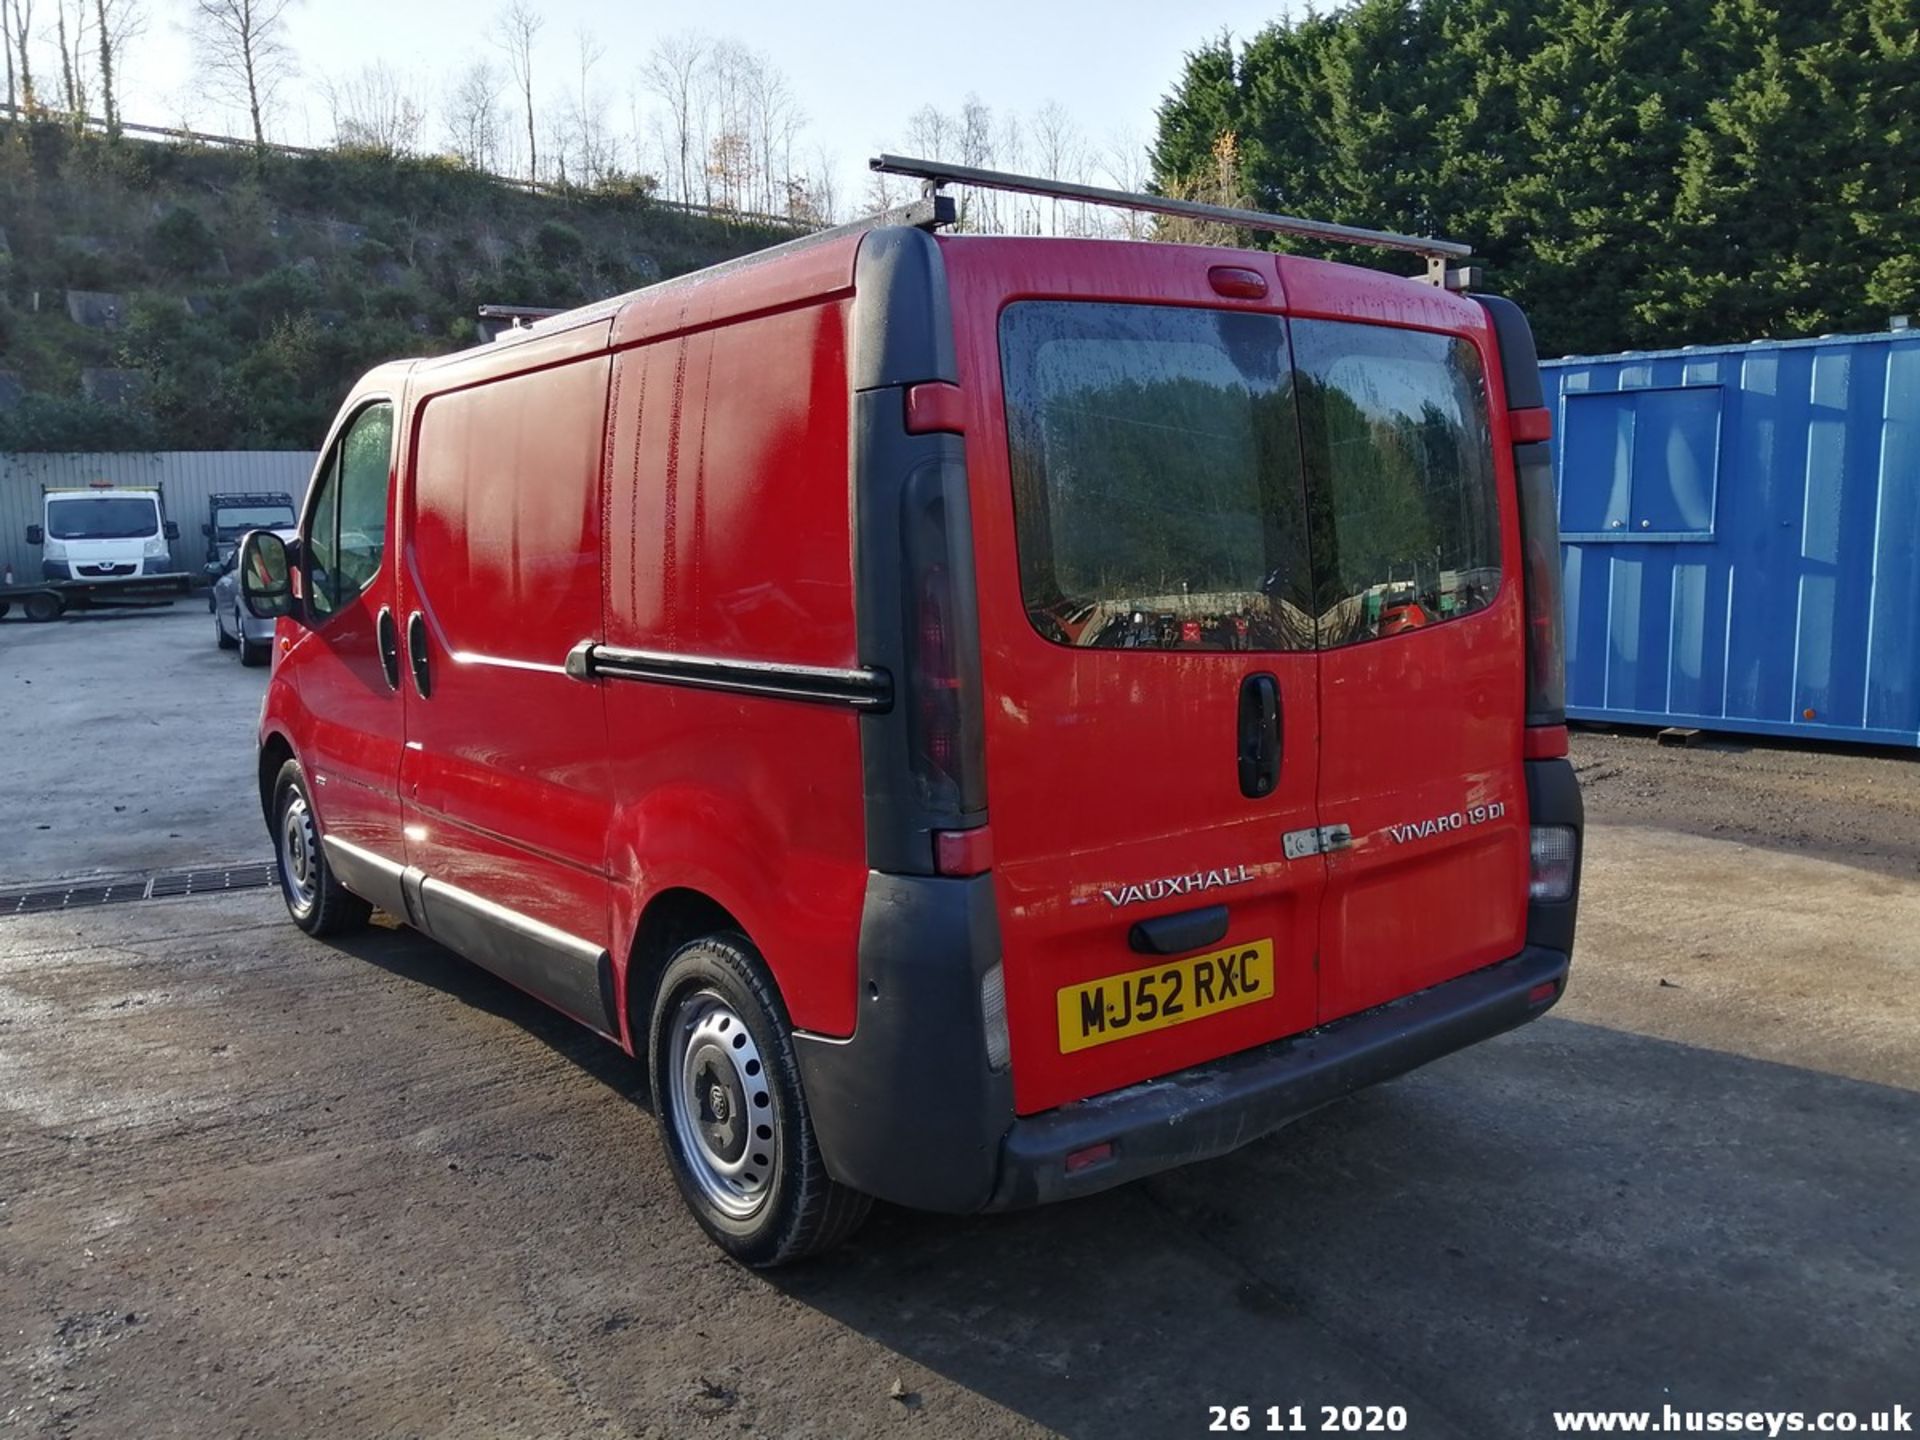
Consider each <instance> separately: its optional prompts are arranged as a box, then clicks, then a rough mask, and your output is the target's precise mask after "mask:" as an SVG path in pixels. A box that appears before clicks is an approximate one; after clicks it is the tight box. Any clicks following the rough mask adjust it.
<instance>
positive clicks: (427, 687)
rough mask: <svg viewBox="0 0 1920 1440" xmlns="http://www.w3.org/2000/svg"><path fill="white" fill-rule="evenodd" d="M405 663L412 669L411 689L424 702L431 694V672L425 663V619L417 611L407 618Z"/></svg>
mask: <svg viewBox="0 0 1920 1440" xmlns="http://www.w3.org/2000/svg"><path fill="white" fill-rule="evenodd" d="M407 663H408V664H409V665H411V666H412V667H413V688H414V689H415V690H417V691H419V692H420V698H421V699H422V700H424V699H426V698H427V697H428V696H429V695H431V694H433V670H432V667H431V666H430V665H429V664H428V661H427V618H426V616H424V615H422V614H421V613H420V612H419V611H418V610H416V611H414V612H413V614H411V615H409V616H408V617H407Z"/></svg>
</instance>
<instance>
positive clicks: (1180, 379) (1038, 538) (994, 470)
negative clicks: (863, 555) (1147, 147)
mask: <svg viewBox="0 0 1920 1440" xmlns="http://www.w3.org/2000/svg"><path fill="white" fill-rule="evenodd" d="M957 248H958V247H956V249H957ZM1142 263H1144V262H1142ZM955 270H956V272H958V271H960V270H961V267H960V266H958V265H956V266H955ZM1159 273H1162V274H1164V273H1165V272H1164V270H1163V271H1161V272H1159ZM1199 273H1200V274H1202V275H1204V273H1205V272H1204V270H1202V271H1200V272H1199ZM1209 298H1212V297H1211V296H1209ZM956 308H957V309H968V308H969V307H968V306H967V304H966V303H965V301H964V300H963V302H962V303H961V304H960V305H957V306H956ZM982 308H985V307H982ZM988 313H992V312H991V310H989V312H988ZM981 331H982V332H985V333H979V332H975V333H970V334H969V335H968V336H967V337H966V338H967V339H968V340H970V341H971V344H970V345H969V346H967V347H965V349H964V352H963V353H965V354H966V355H967V356H968V357H969V358H968V360H967V361H966V363H964V364H963V375H962V380H963V385H972V386H974V387H975V388H976V393H980V394H982V395H983V400H982V402H981V403H982V405H983V408H984V410H985V411H986V414H987V417H988V418H989V419H991V420H993V421H995V422H1003V423H1004V433H1005V435H1006V440H1007V443H1006V445H1005V446H1004V447H1002V446H1000V445H998V444H991V443H989V444H980V443H976V442H975V441H974V440H973V438H972V437H971V436H970V443H969V447H968V468H969V484H970V488H971V490H972V493H973V497H974V500H973V508H974V527H975V528H974V533H975V544H976V553H977V557H978V572H979V579H980V610H981V627H980V628H981V634H982V637H983V638H982V642H981V665H982V672H983V679H984V683H985V694H986V697H987V699H986V728H987V783H988V799H989V813H990V814H991V816H992V824H993V833H994V857H995V858H994V874H995V876H996V885H997V887H998V891H997V893H998V896H999V901H1000V923H1001V943H1002V951H1003V955H1004V974H1005V987H1006V1001H1007V1014H1008V1025H1009V1031H1010V1039H1011V1044H1012V1056H1013V1077H1014V1088H1015V1104H1016V1108H1017V1109H1018V1110H1019V1111H1021V1112H1022V1113H1031V1112H1033V1111H1036V1110H1041V1109H1045V1108H1048V1107H1051V1106H1054V1105H1058V1104H1061V1103H1063V1102H1065V1101H1069V1100H1074V1099H1078V1098H1081V1097H1083V1096H1087V1095H1092V1094H1096V1093H1099V1092H1103V1091H1107V1090H1112V1089H1114V1088H1117V1087H1119V1086H1122V1085H1127V1084H1131V1083H1133V1082H1136V1081H1140V1080H1143V1079H1146V1078H1149V1077H1151V1076H1155V1075H1162V1074H1166V1073H1168V1072H1170V1071H1174V1070H1178V1069H1180V1068H1182V1067H1183V1066H1186V1065H1190V1064H1194V1063H1198V1062H1200V1061H1204V1060H1209V1059H1213V1058H1215V1057H1217V1056H1220V1055H1223V1054H1227V1053H1231V1052H1233V1051H1236V1050H1243V1049H1246V1048H1248V1047H1250V1046H1254V1045H1258V1044H1261V1043H1264V1042H1266V1041H1269V1040H1273V1039H1276V1038H1278V1037H1280V1036H1283V1035H1287V1034H1291V1033H1294V1032H1296V1031H1299V1030H1302V1029H1305V1028H1307V1027H1309V1026H1311V1025H1312V1024H1313V1022H1314V1016H1315V1013H1316V1003H1317V1001H1316V992H1317V986H1316V978H1315V974H1314V958H1315V949H1316V942H1317V929H1318V916H1319V910H1320V902H1321V896H1322V891H1323V888H1324V884H1325V866H1324V863H1323V861H1322V860H1321V858H1320V857H1319V855H1318V854H1317V853H1316V851H1317V846H1316V845H1315V844H1314V843H1313V837H1315V836H1316V834H1317V830H1316V826H1317V820H1316V815H1315V791H1316V785H1317V781H1318V773H1317V772H1318V764H1317V752H1318V750H1319V746H1320V733H1321V723H1320V718H1319V709H1320V702H1319V695H1318V681H1317V666H1318V661H1317V659H1316V656H1315V653H1314V649H1313V612H1312V608H1311V606H1312V604H1313V597H1314V592H1313V586H1312V583H1311V576H1310V575H1309V572H1308V560H1307V549H1308V533H1307V531H1308V526H1307V520H1306V515H1307V509H1306V503H1305V491H1304V485H1303V479H1302V470H1301V455H1300V448H1299V439H1298V433H1297V421H1296V415H1295V395H1294V383H1293V377H1292V370H1291V367H1290V366H1289V364H1288V352H1287V339H1286V327H1285V321H1284V320H1283V319H1281V318H1280V316H1279V315H1277V314H1274V313H1261V312H1259V311H1255V310H1253V309H1251V308H1248V309H1240V310H1229V309H1221V308H1201V307H1197V306H1191V305H1189V306H1178V305H1165V304H1132V303H1101V302H1094V301H1080V300H1048V299H1032V300H1018V301H1016V302H1014V303H1012V304H1010V305H1007V306H1005V307H1004V308H1003V309H1000V310H999V312H998V322H997V325H996V326H995V327H994V328H993V329H992V330H991V331H989V330H988V329H987V326H986V325H985V324H983V325H982V326H981ZM996 341H997V350H998V353H997V354H995V353H994V349H995V342H996ZM995 378H998V379H999V381H1000V383H999V384H998V385H996V384H994V383H993V380H994V379H995ZM1001 407H1004V409H1003V410H1002V408H1001ZM1000 428H1001V426H1000V423H995V424H993V425H992V426H991V427H989V433H994V434H996V435H997V434H998V433H999V432H1000Z"/></svg>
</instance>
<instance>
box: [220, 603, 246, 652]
mask: <svg viewBox="0 0 1920 1440" xmlns="http://www.w3.org/2000/svg"><path fill="white" fill-rule="evenodd" d="M213 643H214V644H216V645H218V646H219V647H220V648H221V649H222V650H231V649H233V647H234V646H236V645H238V644H239V643H240V642H239V641H238V640H236V639H234V638H233V636H231V635H229V634H228V633H227V627H226V626H225V625H223V624H221V623H220V612H219V611H218V610H216V611H214V612H213Z"/></svg>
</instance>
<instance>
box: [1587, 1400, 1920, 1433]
mask: <svg viewBox="0 0 1920 1440" xmlns="http://www.w3.org/2000/svg"><path fill="white" fill-rule="evenodd" d="M1553 1426H1554V1429H1555V1430H1556V1431H1558V1432H1559V1433H1561V1434H1564V1435H1578V1434H1598V1435H1605V1434H1608V1433H1612V1434H1616V1435H1766V1436H1768V1437H1774V1436H1780V1435H1911V1434H1913V1433H1914V1429H1913V1412H1912V1411H1911V1410H1909V1409H1907V1407H1906V1406H1904V1405H1896V1406H1894V1407H1893V1408H1892V1409H1891V1410H1863V1411H1854V1410H1818V1411H1811V1412H1809V1411H1805V1410H1676V1409H1674V1407H1673V1406H1671V1405H1663V1406H1661V1407H1660V1408H1659V1409H1658V1410H1556V1411H1554V1412H1553Z"/></svg>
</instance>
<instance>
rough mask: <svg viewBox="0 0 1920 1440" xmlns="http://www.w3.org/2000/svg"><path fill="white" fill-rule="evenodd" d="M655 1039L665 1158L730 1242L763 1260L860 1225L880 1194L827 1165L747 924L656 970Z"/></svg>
mask: <svg viewBox="0 0 1920 1440" xmlns="http://www.w3.org/2000/svg"><path fill="white" fill-rule="evenodd" d="M651 1040H652V1044H651V1059H652V1066H651V1069H652V1076H653V1094H654V1097H655V1105H656V1107H657V1108H658V1110H659V1112H660V1138H661V1142H662V1144H663V1145H664V1147H665V1149H666V1152H667V1163H668V1165H669V1166H670V1167H671V1168H672V1170H673V1178H674V1180H675V1182H676V1183H677V1184H678V1185H679V1187H680V1194H681V1196H682V1197H683V1198H684V1199H685V1200H686V1202H687V1206H688V1208H689V1209H691V1210H692V1211H693V1214H694V1218H695V1219H697V1220H698V1221H699V1222H700V1225H701V1228H703V1229H704V1230H705V1231H706V1232H707V1234H708V1235H710V1236H712V1237H713V1239H714V1240H715V1241H716V1242H717V1243H718V1244H719V1245H720V1247H721V1248H722V1249H723V1250H725V1251H726V1252H727V1253H728V1254H730V1255H732V1256H733V1257H734V1258H735V1259H736V1260H739V1261H741V1262H743V1263H745V1264H747V1265H752V1266H755V1267H757V1268H761V1269H766V1268H771V1267H772V1266H775V1265H784V1264H787V1263H789V1262H791V1261H795V1260H802V1259H805V1258H806V1257H807V1256H809V1255H816V1254H819V1253H820V1252H821V1251H823V1250H829V1249H831V1248H833V1247H834V1246H835V1245H838V1244H839V1243H840V1242H841V1241H843V1240H845V1239H846V1238H847V1237H848V1236H850V1235H852V1234H853V1232H854V1231H855V1230H857V1229H858V1228H859V1227H860V1224H861V1222H862V1221H864V1220H865V1219H866V1218H867V1212H868V1210H869V1209H871V1208H872V1204H873V1202H872V1200H870V1199H869V1198H868V1197H867V1196H865V1195H862V1194H860V1193H859V1192H858V1191H855V1190H849V1189H847V1188H846V1187H845V1186H844V1185H841V1184H838V1183H837V1182H836V1181H834V1180H833V1179H832V1177H830V1176H829V1175H828V1174H827V1170H826V1165H825V1163H824V1162H823V1161H822V1159H821V1157H820V1147H819V1144H818V1142H817V1141H816V1139H815V1137H814V1133H813V1121H812V1119H811V1117H810V1116H809V1114H808V1112H807V1100H806V1095H805V1094H804V1093H803V1091H802V1090H801V1088H800V1071H799V1066H798V1064H797V1063H796V1062H795V1060H794V1055H793V1039H792V1031H791V1029H790V1027H789V1026H788V1024H787V1021H786V1010H785V1007H784V1006H783V1005H782V1004H781V1003H780V997H779V994H778V993H777V992H776V991H775V989H774V987H773V982H772V980H771V979H770V978H769V977H768V975H767V972H766V968H765V966H764V965H763V964H762V962H761V960H760V957H759V955H758V954H757V953H756V952H755V951H754V949H753V947H752V946H751V945H750V944H749V943H748V942H747V940H746V939H745V937H744V936H740V935H733V934H723V935H709V936H707V937H705V938H704V939H700V940H695V941H692V942H691V943H689V944H687V945H684V946H682V947H681V948H680V950H679V951H678V952H677V953H676V954H675V955H674V957H673V959H672V960H670V961H669V962H668V963H667V969H666V973H665V974H664V975H663V976H662V977H661V979H660V988H659V991H658V993H657V996H656V999H655V1001H654V1006H653V1023H652V1026H651Z"/></svg>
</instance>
